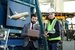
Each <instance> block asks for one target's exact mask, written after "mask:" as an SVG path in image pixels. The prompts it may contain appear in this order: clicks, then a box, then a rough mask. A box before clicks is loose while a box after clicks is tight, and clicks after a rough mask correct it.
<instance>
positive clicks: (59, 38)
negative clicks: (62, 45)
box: [48, 36, 61, 41]
mask: <svg viewBox="0 0 75 50" xmlns="http://www.w3.org/2000/svg"><path fill="white" fill-rule="evenodd" d="M48 40H50V41H51V40H61V37H60V36H59V37H56V38H50V37H48Z"/></svg>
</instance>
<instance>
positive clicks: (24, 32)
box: [21, 25, 28, 37]
mask: <svg viewBox="0 0 75 50" xmlns="http://www.w3.org/2000/svg"><path fill="white" fill-rule="evenodd" d="M27 32H28V28H27V25H24V27H23V30H22V34H21V36H22V37H24V36H26V34H27Z"/></svg>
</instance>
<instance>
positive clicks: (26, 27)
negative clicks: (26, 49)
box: [22, 23, 40, 48]
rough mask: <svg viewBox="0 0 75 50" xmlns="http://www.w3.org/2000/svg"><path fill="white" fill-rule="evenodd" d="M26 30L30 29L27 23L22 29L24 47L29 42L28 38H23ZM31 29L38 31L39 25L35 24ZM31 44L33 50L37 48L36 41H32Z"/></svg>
mask: <svg viewBox="0 0 75 50" xmlns="http://www.w3.org/2000/svg"><path fill="white" fill-rule="evenodd" d="M28 29H30V23H29V24H25V25H24V28H23V33H22V36H23V37H24V40H25V42H24V46H27V44H28V43H29V41H30V40H29V39H30V37H25V34H27V32H28ZM33 29H34V30H40V28H39V25H38V24H35V25H34V26H33ZM33 44H34V47H35V48H38V39H36V40H33Z"/></svg>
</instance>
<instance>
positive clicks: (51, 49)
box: [48, 41, 58, 50]
mask: <svg viewBox="0 0 75 50" xmlns="http://www.w3.org/2000/svg"><path fill="white" fill-rule="evenodd" d="M48 48H49V50H58V48H57V43H52V42H50V41H48Z"/></svg>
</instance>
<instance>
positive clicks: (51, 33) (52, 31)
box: [46, 12, 61, 50]
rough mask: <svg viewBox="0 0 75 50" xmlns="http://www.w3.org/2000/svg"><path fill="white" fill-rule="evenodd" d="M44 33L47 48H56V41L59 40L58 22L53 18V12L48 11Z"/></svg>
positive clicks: (51, 49) (52, 49) (54, 49)
mask: <svg viewBox="0 0 75 50" xmlns="http://www.w3.org/2000/svg"><path fill="white" fill-rule="evenodd" d="M46 32H47V33H46V35H47V41H48V47H49V50H57V46H56V45H57V43H58V42H59V41H60V40H61V37H60V23H59V21H58V20H57V19H56V18H55V13H54V12H50V13H49V15H48V23H47V24H46Z"/></svg>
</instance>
